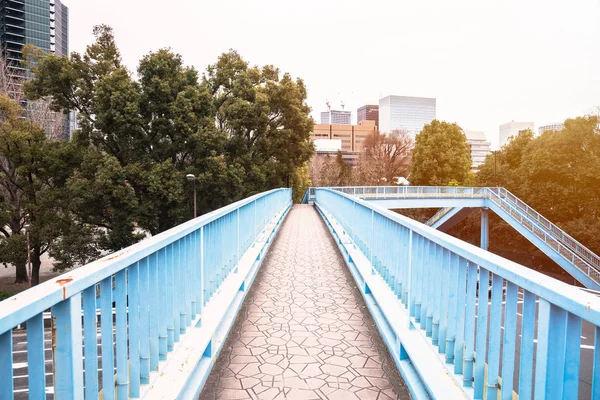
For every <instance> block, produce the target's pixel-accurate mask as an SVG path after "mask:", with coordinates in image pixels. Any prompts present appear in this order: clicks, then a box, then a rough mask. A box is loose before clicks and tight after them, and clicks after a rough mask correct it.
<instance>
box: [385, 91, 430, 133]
mask: <svg viewBox="0 0 600 400" xmlns="http://www.w3.org/2000/svg"><path fill="white" fill-rule="evenodd" d="M435 112H436V100H435V99H434V98H428V97H407V96H387V97H384V98H383V99H381V100H379V132H382V133H389V132H393V131H395V130H404V131H406V132H408V134H409V135H411V136H412V137H413V138H414V137H415V136H416V135H417V134H418V133H419V132H421V129H423V126H425V125H426V124H428V123H430V122H431V121H432V120H434V119H435Z"/></svg>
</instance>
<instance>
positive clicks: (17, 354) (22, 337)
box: [13, 328, 116, 400]
mask: <svg viewBox="0 0 600 400" xmlns="http://www.w3.org/2000/svg"><path fill="white" fill-rule="evenodd" d="M96 337H97V341H98V347H97V351H98V385H99V387H100V388H102V355H101V354H100V346H101V338H100V330H99V329H98V331H97V334H96ZM113 342H114V328H113ZM44 350H45V351H44V353H45V354H44V356H45V360H46V361H45V362H46V366H45V367H46V398H47V399H50V400H52V399H54V383H53V381H52V378H53V376H52V332H51V329H50V328H46V329H45V330H44ZM83 359H84V360H85V354H84V357H83ZM82 363H83V360H82ZM84 368H85V367H84ZM115 370H116V369H115ZM113 373H114V371H113ZM13 376H14V398H15V400H27V399H29V389H28V375H27V331H26V330H25V329H15V330H14V331H13Z"/></svg>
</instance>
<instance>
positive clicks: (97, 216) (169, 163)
mask: <svg viewBox="0 0 600 400" xmlns="http://www.w3.org/2000/svg"><path fill="white" fill-rule="evenodd" d="M94 34H95V35H96V41H95V42H94V43H93V44H92V45H90V46H89V47H88V48H87V50H86V52H85V53H84V54H83V55H80V54H78V53H76V52H74V53H71V56H70V58H66V57H59V56H56V55H48V56H45V57H44V58H43V59H42V60H40V61H39V62H38V63H37V66H36V67H35V68H34V69H33V71H34V73H35V77H34V79H32V80H31V81H29V82H28V83H27V86H26V88H27V91H28V95H29V97H30V98H41V97H50V98H51V99H52V105H53V107H55V108H56V109H61V108H67V109H75V110H77V111H78V112H79V122H80V127H81V129H80V131H79V132H77V133H76V134H75V135H74V143H75V144H76V145H78V146H79V149H80V151H81V153H82V154H83V156H84V160H83V167H82V169H81V170H80V171H78V174H77V175H76V176H75V177H73V179H72V180H71V182H70V183H71V189H72V190H74V191H76V196H77V197H78V198H80V199H81V200H80V204H79V211H80V213H81V215H80V218H82V219H83V220H86V221H90V222H91V223H93V224H95V225H96V226H98V227H103V228H105V229H108V232H109V235H108V236H107V237H106V238H105V240H104V245H105V246H107V248H108V249H111V250H114V249H118V248H122V247H124V246H127V245H129V244H131V243H133V242H135V241H136V240H138V239H139V237H140V235H136V234H134V229H135V226H136V225H138V226H139V227H140V228H142V229H144V230H147V231H149V232H150V233H152V234H156V233H159V232H161V231H164V230H166V229H168V228H170V227H173V226H175V225H177V224H179V223H180V222H182V221H183V220H185V219H186V218H189V215H190V214H189V209H190V204H189V200H188V199H189V197H190V196H189V191H190V190H191V188H190V185H189V184H187V183H186V180H185V175H186V174H187V173H193V174H195V175H197V177H198V182H197V189H198V194H199V198H198V208H199V212H200V213H203V212H206V211H209V210H211V209H213V208H216V207H220V206H222V205H224V204H227V203H229V202H231V201H233V200H236V199H237V198H239V197H241V195H242V193H241V190H240V188H241V185H242V182H243V173H244V171H243V169H242V167H241V166H240V165H237V164H234V163H233V164H229V163H228V162H227V160H226V158H225V157H224V154H223V153H224V150H225V146H226V143H227V137H226V135H225V133H224V132H222V131H220V130H218V129H217V128H216V126H215V124H214V118H215V108H214V104H213V103H214V99H213V97H212V95H211V94H210V93H209V89H208V87H207V85H206V83H201V82H200V81H199V77H198V73H197V71H195V70H194V69H193V68H190V67H186V66H184V65H183V60H182V59H181V57H180V56H179V55H177V54H173V53H172V52H171V51H169V50H165V49H163V50H159V51H157V52H154V53H150V54H148V55H146V56H145V57H143V58H142V60H141V61H140V64H139V67H138V70H137V75H138V77H139V80H138V81H135V80H133V79H132V77H131V76H130V74H129V72H128V71H127V70H126V69H125V67H123V66H122V64H121V59H120V54H119V51H118V49H117V46H116V44H115V41H114V37H113V35H112V30H111V29H110V28H109V27H107V26H99V27H96V28H95V29H94ZM90 188H97V189H99V190H100V189H102V190H104V192H103V193H104V194H103V195H101V196H98V198H91V197H90V196H89V191H90ZM96 193H97V192H96Z"/></svg>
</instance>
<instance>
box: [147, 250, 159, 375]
mask: <svg viewBox="0 0 600 400" xmlns="http://www.w3.org/2000/svg"><path fill="white" fill-rule="evenodd" d="M157 264H158V257H157V254H156V253H152V254H151V255H150V256H149V257H148V295H149V300H150V301H149V303H150V312H149V315H148V316H149V324H150V329H149V338H150V341H149V344H150V371H156V370H158V300H159V299H158V296H157V293H158V265H157Z"/></svg>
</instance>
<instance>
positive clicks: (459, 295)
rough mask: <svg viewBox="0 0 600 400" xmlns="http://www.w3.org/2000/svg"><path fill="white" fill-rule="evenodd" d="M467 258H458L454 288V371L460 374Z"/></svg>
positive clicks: (463, 334) (463, 348) (461, 369)
mask: <svg viewBox="0 0 600 400" xmlns="http://www.w3.org/2000/svg"><path fill="white" fill-rule="evenodd" d="M467 267H468V266H467V260H465V259H464V258H462V257H459V259H458V265H457V268H458V281H457V290H456V307H457V309H456V340H455V341H454V373H455V374H462V373H463V370H464V366H463V357H464V351H465V323H466V307H467V304H468V297H467Z"/></svg>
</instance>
